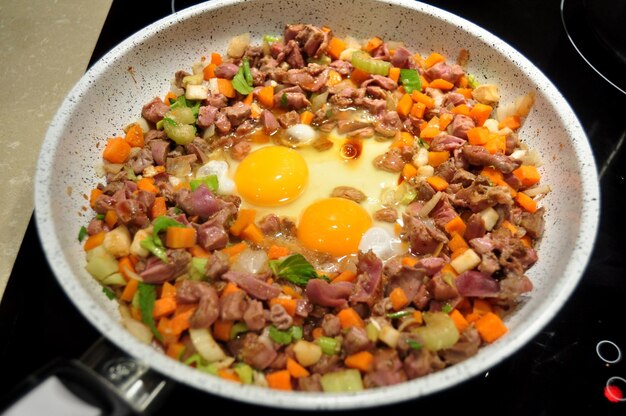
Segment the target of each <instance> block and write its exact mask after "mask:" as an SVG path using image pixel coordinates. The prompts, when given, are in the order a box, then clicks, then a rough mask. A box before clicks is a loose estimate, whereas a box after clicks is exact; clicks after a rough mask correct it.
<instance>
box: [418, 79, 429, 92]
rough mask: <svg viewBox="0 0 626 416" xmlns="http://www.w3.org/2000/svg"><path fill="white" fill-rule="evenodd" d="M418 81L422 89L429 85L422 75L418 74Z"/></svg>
mask: <svg viewBox="0 0 626 416" xmlns="http://www.w3.org/2000/svg"><path fill="white" fill-rule="evenodd" d="M420 82H421V83H422V91H426V88H428V87H429V86H430V85H429V83H428V81H427V80H426V78H424V76H423V75H420Z"/></svg>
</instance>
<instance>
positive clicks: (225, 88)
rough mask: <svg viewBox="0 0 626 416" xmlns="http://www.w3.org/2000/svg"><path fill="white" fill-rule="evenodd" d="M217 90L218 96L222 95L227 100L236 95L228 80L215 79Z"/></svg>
mask: <svg viewBox="0 0 626 416" xmlns="http://www.w3.org/2000/svg"><path fill="white" fill-rule="evenodd" d="M217 89H218V90H219V92H220V94H224V95H225V96H226V97H228V98H233V97H234V96H235V93H236V92H235V89H234V88H233V83H232V82H231V81H230V80H229V79H224V78H217Z"/></svg>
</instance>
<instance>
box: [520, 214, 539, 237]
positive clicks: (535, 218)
mask: <svg viewBox="0 0 626 416" xmlns="http://www.w3.org/2000/svg"><path fill="white" fill-rule="evenodd" d="M544 212H545V209H544V208H539V209H538V210H537V211H535V212H534V213H530V212H526V211H524V212H522V218H521V220H520V223H519V225H520V226H522V227H523V228H524V229H525V230H526V234H528V235H529V236H531V237H532V238H539V237H541V236H542V235H543V228H544V225H545V220H544V219H543V214H544Z"/></svg>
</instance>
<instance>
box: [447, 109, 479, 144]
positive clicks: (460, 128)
mask: <svg viewBox="0 0 626 416" xmlns="http://www.w3.org/2000/svg"><path fill="white" fill-rule="evenodd" d="M451 126H452V135H453V136H456V137H460V138H461V139H467V131H468V130H469V129H472V128H474V127H476V124H475V123H474V120H472V119H471V118H470V117H468V116H466V115H463V114H457V115H455V116H454V119H453V120H452V124H451Z"/></svg>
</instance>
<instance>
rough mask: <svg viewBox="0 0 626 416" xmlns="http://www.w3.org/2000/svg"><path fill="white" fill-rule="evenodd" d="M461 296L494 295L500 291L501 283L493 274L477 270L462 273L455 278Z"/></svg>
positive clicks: (482, 296) (484, 296) (483, 296)
mask: <svg viewBox="0 0 626 416" xmlns="http://www.w3.org/2000/svg"><path fill="white" fill-rule="evenodd" d="M454 283H455V284H456V287H457V289H458V291H459V295H461V296H473V297H480V298H488V297H494V296H497V295H498V292H500V285H499V284H498V282H497V281H496V280H494V279H493V278H492V277H491V276H489V275H488V274H485V273H481V272H477V271H475V270H468V271H466V272H464V273H461V274H460V275H459V276H457V278H456V279H455V280H454Z"/></svg>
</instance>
